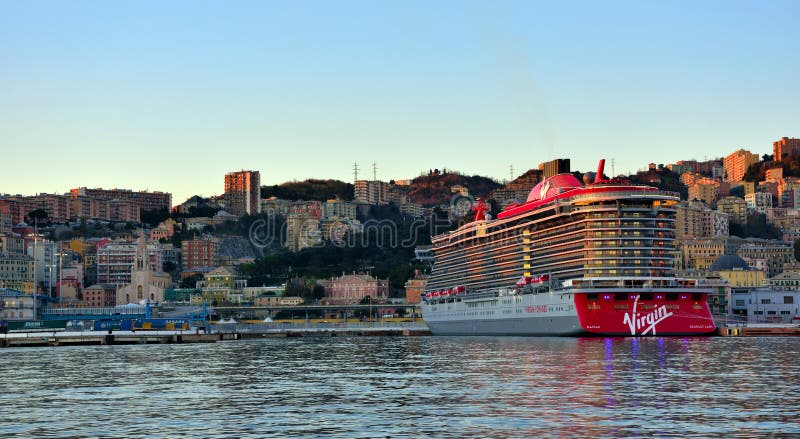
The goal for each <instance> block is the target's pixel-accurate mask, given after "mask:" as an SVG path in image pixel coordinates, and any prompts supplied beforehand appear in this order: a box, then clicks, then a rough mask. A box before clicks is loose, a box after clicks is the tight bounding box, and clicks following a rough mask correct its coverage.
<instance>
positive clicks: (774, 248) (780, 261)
mask: <svg viewBox="0 0 800 439" xmlns="http://www.w3.org/2000/svg"><path fill="white" fill-rule="evenodd" d="M736 254H737V255H738V256H739V257H741V258H742V259H744V260H745V261H747V263H748V264H749V265H750V266H753V265H754V263H753V262H751V261H757V260H764V261H765V263H766V270H767V276H768V277H773V276H775V275H776V274H778V273H781V272H782V271H783V267H784V265H785V264H787V263H789V262H792V261H794V250H793V249H792V247H791V246H789V245H786V244H784V243H783V242H781V241H759V240H748V243H747V244H744V245H742V246H741V247H739V249H738V250H736Z"/></svg>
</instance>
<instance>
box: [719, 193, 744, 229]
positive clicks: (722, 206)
mask: <svg viewBox="0 0 800 439" xmlns="http://www.w3.org/2000/svg"><path fill="white" fill-rule="evenodd" d="M717 210H718V211H720V212H724V213H727V214H728V217H729V218H730V221H731V222H732V223H737V224H746V223H747V201H745V200H744V199H742V198H739V197H725V198H723V199H721V200H719V201H717Z"/></svg>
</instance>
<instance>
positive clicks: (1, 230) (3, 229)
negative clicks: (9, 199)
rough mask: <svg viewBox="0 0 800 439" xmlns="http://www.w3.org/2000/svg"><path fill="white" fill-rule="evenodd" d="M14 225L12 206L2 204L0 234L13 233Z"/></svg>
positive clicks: (0, 206) (0, 209)
mask: <svg viewBox="0 0 800 439" xmlns="http://www.w3.org/2000/svg"><path fill="white" fill-rule="evenodd" d="M13 225H14V224H13V222H12V221H11V208H10V207H9V206H7V205H4V204H0V235H2V234H5V233H11V228H12V227H13Z"/></svg>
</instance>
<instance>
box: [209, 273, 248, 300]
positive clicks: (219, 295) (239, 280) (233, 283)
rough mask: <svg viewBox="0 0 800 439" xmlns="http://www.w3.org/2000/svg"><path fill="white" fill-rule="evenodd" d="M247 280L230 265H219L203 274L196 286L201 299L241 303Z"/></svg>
mask: <svg viewBox="0 0 800 439" xmlns="http://www.w3.org/2000/svg"><path fill="white" fill-rule="evenodd" d="M246 287H247V280H246V279H244V278H243V277H241V276H239V274H238V273H237V272H236V271H235V270H234V269H233V268H231V267H219V268H215V269H214V270H212V271H210V272H208V273H206V274H205V275H203V280H202V281H200V282H197V288H200V289H201V290H202V296H203V299H204V300H206V301H208V302H213V301H215V300H216V301H217V302H220V301H231V302H235V303H241V302H242V298H243V295H244V289H245V288H246Z"/></svg>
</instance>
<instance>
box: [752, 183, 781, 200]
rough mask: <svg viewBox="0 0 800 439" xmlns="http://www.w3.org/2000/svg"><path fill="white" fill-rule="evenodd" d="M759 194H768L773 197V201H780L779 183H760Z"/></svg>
mask: <svg viewBox="0 0 800 439" xmlns="http://www.w3.org/2000/svg"><path fill="white" fill-rule="evenodd" d="M756 191H757V192H766V193H768V194H771V195H772V199H773V200H778V199H779V198H778V183H775V182H771V181H759V182H758V189H756Z"/></svg>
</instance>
